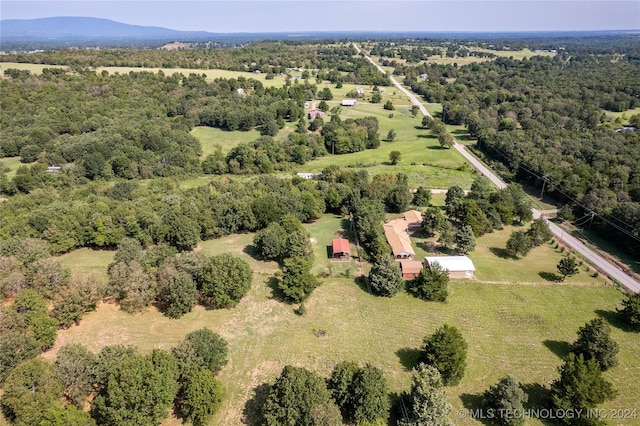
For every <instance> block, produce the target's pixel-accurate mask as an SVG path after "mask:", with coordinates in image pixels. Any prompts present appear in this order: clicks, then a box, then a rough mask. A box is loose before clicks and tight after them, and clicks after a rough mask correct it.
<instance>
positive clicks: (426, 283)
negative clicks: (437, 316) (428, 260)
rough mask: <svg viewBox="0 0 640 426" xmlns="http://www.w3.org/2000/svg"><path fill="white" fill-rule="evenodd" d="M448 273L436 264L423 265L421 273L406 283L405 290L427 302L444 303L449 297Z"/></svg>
mask: <svg viewBox="0 0 640 426" xmlns="http://www.w3.org/2000/svg"><path fill="white" fill-rule="evenodd" d="M448 285H449V272H448V271H447V270H446V269H444V268H443V267H442V266H441V265H440V264H439V263H438V262H434V263H432V264H431V265H424V266H423V267H422V273H421V274H420V275H419V276H417V277H415V278H414V279H412V280H411V281H409V282H408V283H407V290H408V291H409V293H411V294H413V295H414V296H416V297H418V298H420V299H422V300H427V301H433V302H445V301H446V300H447V297H448V296H449V290H448Z"/></svg>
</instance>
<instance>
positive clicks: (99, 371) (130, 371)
mask: <svg viewBox="0 0 640 426" xmlns="http://www.w3.org/2000/svg"><path fill="white" fill-rule="evenodd" d="M226 363H227V343H226V341H225V340H224V339H223V338H222V337H220V336H219V335H218V334H216V333H214V332H213V331H211V330H209V329H207V328H203V329H200V330H196V331H194V332H192V333H189V334H187V335H186V336H185V339H184V340H183V341H182V342H180V343H179V344H178V346H177V347H175V348H173V349H172V350H171V351H165V350H162V349H154V350H153V351H152V352H151V354H149V355H142V354H140V353H139V352H138V351H137V350H136V348H134V347H131V346H128V347H127V346H122V345H113V346H106V347H104V348H103V349H102V350H100V352H99V353H98V354H94V353H92V352H90V351H89V350H88V349H87V348H85V347H84V346H82V345H80V344H67V345H65V346H63V347H62V348H61V349H60V351H59V352H58V355H57V357H56V361H55V363H53V364H52V363H49V362H47V361H45V360H42V359H33V360H30V361H25V362H23V363H21V364H19V365H18V366H17V367H16V368H15V369H13V370H12V371H11V373H9V375H8V376H7V377H6V380H5V381H4V386H3V389H4V393H3V395H2V397H1V398H0V405H1V406H2V410H3V413H5V415H6V416H7V417H8V419H9V420H10V421H11V422H12V423H13V424H15V425H25V426H26V425H38V424H42V425H62V424H64V425H95V424H101V425H121V424H125V423H131V424H150V425H153V424H159V423H160V422H162V420H164V419H165V418H167V417H168V415H169V409H171V408H173V409H174V411H175V412H176V414H178V415H179V416H180V417H182V418H184V419H185V420H189V421H191V422H192V423H193V424H194V425H204V424H207V423H208V421H209V420H210V418H211V416H212V415H213V414H215V412H216V411H217V409H218V408H219V406H220V404H221V401H222V398H223V392H222V384H221V383H220V381H219V380H218V379H217V378H216V377H215V376H216V374H217V373H218V372H219V371H220V369H221V368H222V367H224V365H226ZM86 404H90V406H91V409H90V411H89V412H86V411H84V408H85V405H86Z"/></svg>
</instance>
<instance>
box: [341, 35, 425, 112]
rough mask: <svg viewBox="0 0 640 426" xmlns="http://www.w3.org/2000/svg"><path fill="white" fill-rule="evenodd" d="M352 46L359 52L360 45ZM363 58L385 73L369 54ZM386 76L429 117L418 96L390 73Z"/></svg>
mask: <svg viewBox="0 0 640 426" xmlns="http://www.w3.org/2000/svg"><path fill="white" fill-rule="evenodd" d="M353 47H355V49H356V50H357V51H358V53H360V52H361V50H360V47H359V46H358V45H357V44H355V43H353ZM364 57H365V58H367V61H369V62H371V63H372V64H373V65H374V66H375V67H376V68H378V70H379V71H380V72H381V73H382V74H384V75H387V72H386V71H385V70H384V69H383V68H382V67H381V66H380V65H378V64H377V63H376V62H374V60H373V59H371V58H370V57H369V56H367V55H364ZM387 77H389V80H391V84H393V85H394V86H396V88H398V90H400V91H401V92H402V93H404V94H405V95H407V97H408V98H409V99H410V100H411V103H412V104H413V105H416V106H417V107H418V108H420V112H421V113H422V114H423V115H426V116H427V117H431V118H433V117H432V116H431V114H429V111H427V109H426V108H425V107H424V105H422V102H420V100H419V99H418V97H417V96H416V95H414V94H413V93H411V92H410V91H408V90H407V89H406V88H405V87H404V86H403V85H402V84H400V83H399V82H398V80H396V79H395V78H393V76H392V75H387Z"/></svg>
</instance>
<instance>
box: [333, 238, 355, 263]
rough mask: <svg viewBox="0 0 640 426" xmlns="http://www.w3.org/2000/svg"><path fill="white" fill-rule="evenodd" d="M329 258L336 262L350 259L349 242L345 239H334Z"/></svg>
mask: <svg viewBox="0 0 640 426" xmlns="http://www.w3.org/2000/svg"><path fill="white" fill-rule="evenodd" d="M331 258H332V259H337V260H349V259H351V248H350V247H349V240H347V239H345V238H336V239H335V240H333V241H332V242H331Z"/></svg>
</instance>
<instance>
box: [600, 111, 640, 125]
mask: <svg viewBox="0 0 640 426" xmlns="http://www.w3.org/2000/svg"><path fill="white" fill-rule="evenodd" d="M605 113H606V114H607V115H609V116H611V117H613V118H614V119H616V118H618V117H619V118H620V119H621V120H622V124H626V125H628V124H629V118H630V117H631V116H632V115H638V114H640V107H638V108H634V109H629V110H626V111H623V112H612V111H605Z"/></svg>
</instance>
